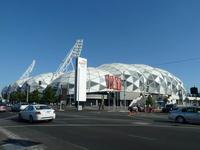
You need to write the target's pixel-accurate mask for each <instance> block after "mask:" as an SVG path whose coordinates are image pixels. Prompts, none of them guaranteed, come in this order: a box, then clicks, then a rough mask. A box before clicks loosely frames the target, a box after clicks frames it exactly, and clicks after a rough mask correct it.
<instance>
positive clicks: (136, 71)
mask: <svg viewBox="0 0 200 150" xmlns="http://www.w3.org/2000/svg"><path fill="white" fill-rule="evenodd" d="M82 45H83V40H77V41H76V43H75V45H74V46H73V48H72V49H71V50H70V52H69V53H68V55H67V56H66V57H65V59H64V60H63V61H62V63H61V64H60V65H59V67H58V69H57V71H56V72H54V73H53V72H50V73H44V74H40V75H37V76H35V77H30V73H31V72H32V70H33V68H34V65H35V61H33V63H32V64H31V65H30V66H29V68H28V69H27V70H26V72H25V73H24V74H23V75H22V77H21V78H20V79H19V80H17V81H16V82H14V83H13V84H11V85H9V86H8V87H5V88H4V89H3V90H2V95H4V94H7V95H8V94H10V93H12V92H14V91H21V92H25V91H27V90H28V91H29V92H33V91H34V90H39V91H40V92H41V93H42V92H43V91H44V90H45V89H46V88H47V87H48V86H50V87H52V88H53V89H54V90H55V91H56V93H57V95H60V94H61V93H62V94H63V91H65V95H70V97H71V96H72V99H73V95H74V82H75V73H74V71H69V70H68V68H69V65H70V64H72V59H73V58H78V57H79V56H80V53H81V50H82ZM72 67H73V66H72ZM86 87H87V100H88V102H92V103H93V101H96V102H95V103H96V104H97V103H98V102H97V100H105V101H106V103H107V104H108V103H110V100H111V101H112V103H115V100H117V101H118V102H119V101H120V103H125V100H129V101H131V100H133V99H135V98H137V97H139V96H140V95H141V94H142V95H149V94H150V95H157V96H168V97H169V96H171V97H173V99H175V100H177V99H184V97H185V95H186V90H185V88H184V86H183V82H182V81H181V80H180V79H179V78H177V77H176V76H174V75H173V74H171V73H169V72H168V71H165V70H162V69H159V68H154V67H151V66H148V65H143V64H123V63H113V64H104V65H101V66H99V67H95V68H92V67H89V68H87V86H86ZM66 100H67V98H66ZM108 100H109V102H108Z"/></svg>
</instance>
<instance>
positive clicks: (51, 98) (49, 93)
mask: <svg viewBox="0 0 200 150" xmlns="http://www.w3.org/2000/svg"><path fill="white" fill-rule="evenodd" d="M55 98H56V97H55V91H54V90H53V89H52V88H51V87H47V88H46V89H45V90H44V92H43V97H42V100H44V101H45V102H47V103H51V102H55Z"/></svg>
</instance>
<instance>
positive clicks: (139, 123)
mask: <svg viewBox="0 0 200 150" xmlns="http://www.w3.org/2000/svg"><path fill="white" fill-rule="evenodd" d="M133 124H137V125H143V126H144V125H150V124H151V123H148V122H139V121H138V122H137V121H136V122H133Z"/></svg>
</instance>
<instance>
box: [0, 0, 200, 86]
mask: <svg viewBox="0 0 200 150" xmlns="http://www.w3.org/2000/svg"><path fill="white" fill-rule="evenodd" d="M199 8H200V1H198V0H196V1H195V0H187V1H186V0H1V1H0V52H1V59H0V68H1V73H0V87H1V88H2V87H3V86H4V85H6V84H9V83H11V82H13V81H15V80H17V79H18V78H19V77H20V76H21V75H22V73H23V72H24V71H25V69H26V68H27V67H28V65H29V64H30V63H31V62H32V60H33V59H36V61H37V62H36V67H35V69H34V71H33V75H37V74H40V73H45V72H53V71H56V69H57V67H58V65H59V64H60V63H61V60H62V59H63V58H64V57H65V55H66V54H67V52H68V50H69V49H70V48H71V47H72V46H73V44H74V42H75V40H76V39H78V38H83V39H84V48H83V52H82V57H86V58H87V59H88V63H89V64H88V65H89V66H92V67H95V66H99V65H101V64H104V63H113V62H120V63H129V64H134V63H136V64H148V65H151V66H154V67H160V68H162V69H165V70H167V71H169V72H171V73H172V74H174V75H176V76H177V77H179V78H180V79H181V80H182V81H183V82H184V84H185V86H186V88H189V87H190V86H194V85H196V86H200V84H199V83H200V75H199V74H200V71H199V67H198V66H199V65H200V59H195V60H193V61H187V62H181V63H172V64H163V63H165V62H173V61H177V60H184V59H190V58H194V57H195V58H196V57H200V42H199V41H200V9H199ZM159 64H163V65H159Z"/></svg>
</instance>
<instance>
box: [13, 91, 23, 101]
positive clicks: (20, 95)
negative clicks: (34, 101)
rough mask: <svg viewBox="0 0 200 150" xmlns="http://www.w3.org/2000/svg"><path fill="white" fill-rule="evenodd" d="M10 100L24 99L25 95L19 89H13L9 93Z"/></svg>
mask: <svg viewBox="0 0 200 150" xmlns="http://www.w3.org/2000/svg"><path fill="white" fill-rule="evenodd" d="M10 101H21V102H23V101H26V95H25V94H24V93H22V92H20V91H15V92H12V93H11V94H10Z"/></svg>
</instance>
